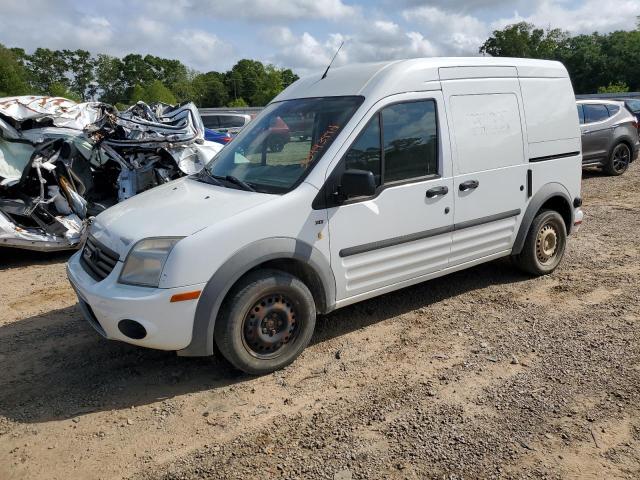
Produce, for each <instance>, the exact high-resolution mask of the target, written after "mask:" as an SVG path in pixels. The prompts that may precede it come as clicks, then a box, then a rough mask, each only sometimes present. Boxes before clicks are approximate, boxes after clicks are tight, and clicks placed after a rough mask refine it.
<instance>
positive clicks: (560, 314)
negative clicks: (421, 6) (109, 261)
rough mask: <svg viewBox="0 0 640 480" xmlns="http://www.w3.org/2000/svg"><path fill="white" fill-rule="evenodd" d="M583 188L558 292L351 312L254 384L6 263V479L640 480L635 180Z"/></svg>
mask: <svg viewBox="0 0 640 480" xmlns="http://www.w3.org/2000/svg"><path fill="white" fill-rule="evenodd" d="M583 185H584V187H583V195H584V201H585V211H586V222H585V225H584V227H583V229H582V230H581V231H580V233H579V234H578V236H577V237H575V238H572V239H571V241H570V242H569V248H568V254H567V256H566V257H565V260H564V263H563V264H562V266H561V268H560V269H559V270H558V271H557V272H556V273H554V274H553V275H551V276H548V277H546V278H539V279H529V278H527V277H525V276H522V275H520V274H519V273H517V272H515V271H514V270H513V269H512V267H511V266H510V264H509V262H508V261H499V262H494V263H491V264H488V265H484V266H481V267H478V268H474V269H472V270H468V271H465V272H460V273H458V274H454V275H452V276H450V277H447V278H443V279H439V280H434V281H431V282H428V283H425V284H422V285H419V286H416V287H413V288H408V289H406V290H403V291H400V292H397V293H393V294H389V295H386V296H384V297H382V298H378V299H375V300H371V301H368V302H365V303H362V304H360V305H356V306H353V307H349V308H346V309H344V310H341V311H338V312H335V313H334V314H331V315H329V316H328V317H326V318H322V319H320V320H319V322H318V328H317V333H316V335H315V338H314V340H313V343H312V345H311V346H310V347H309V348H308V350H307V351H306V352H305V354H304V355H303V356H302V358H301V359H299V361H297V362H296V363H295V364H294V365H292V366H291V367H289V368H287V369H286V370H285V371H282V372H278V373H276V374H273V375H269V376H265V377H262V378H252V377H248V376H244V375H240V374H238V373H236V372H234V371H233V370H231V369H230V368H229V367H227V366H226V365H225V363H224V362H223V361H221V360H218V359H215V358H214V359H189V358H178V357H176V356H175V355H174V354H172V353H164V352H155V351H150V350H144V349H139V348H135V347H131V346H128V345H125V344H120V343H116V342H107V341H104V340H102V339H101V338H99V337H98V336H97V335H96V334H95V333H94V332H93V331H92V330H91V328H90V327H89V326H88V325H87V324H86V323H85V322H84V321H83V320H82V319H81V318H80V313H79V311H78V309H77V308H76V307H75V305H74V304H75V298H74V295H73V293H72V290H71V288H70V287H69V285H68V284H67V281H66V278H65V274H64V263H65V260H66V258H67V255H66V254H57V255H37V254H29V253H23V252H18V251H8V250H3V251H0V285H1V290H0V292H1V298H2V301H1V302H0V478H2V479H7V480H8V479H17V478H21V479H26V478H28V479H35V478H59V479H75V478H77V479H93V478H105V479H106V478H123V477H126V478H129V477H130V478H158V477H160V478H166V479H182V478H186V479H191V478H203V477H210V478H242V479H246V478H265V477H266V478H279V477H282V478H329V479H332V478H334V479H349V478H409V479H411V478H449V479H458V478H593V479H601V478H607V479H609V478H640V334H639V330H638V329H639V327H640V293H639V291H638V287H639V286H640V239H639V237H640V235H639V234H640V214H639V211H640V194H639V193H638V192H640V165H633V167H632V169H631V170H630V171H629V172H628V173H627V174H625V175H624V176H623V177H621V178H607V177H604V176H600V175H599V174H585V179H584V182H583Z"/></svg>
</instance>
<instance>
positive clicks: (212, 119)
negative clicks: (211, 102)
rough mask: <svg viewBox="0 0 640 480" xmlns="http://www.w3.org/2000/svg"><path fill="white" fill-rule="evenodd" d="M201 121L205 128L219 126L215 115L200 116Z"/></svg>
mask: <svg viewBox="0 0 640 480" xmlns="http://www.w3.org/2000/svg"><path fill="white" fill-rule="evenodd" d="M202 123H203V124H204V126H205V127H207V128H220V123H219V122H218V116H217V115H206V116H204V117H202Z"/></svg>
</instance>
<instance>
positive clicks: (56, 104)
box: [0, 95, 105, 130]
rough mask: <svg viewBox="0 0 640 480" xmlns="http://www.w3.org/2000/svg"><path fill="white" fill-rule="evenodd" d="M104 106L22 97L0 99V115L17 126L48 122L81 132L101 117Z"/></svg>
mask: <svg viewBox="0 0 640 480" xmlns="http://www.w3.org/2000/svg"><path fill="white" fill-rule="evenodd" d="M104 106H105V104H103V103H100V102H86V103H76V102H74V101H73V100H67V99H66V98H62V97H42V96H35V95H24V96H20V97H5V98H2V99H0V114H1V115H5V116H6V117H9V118H12V119H13V120H14V121H15V122H17V123H18V124H20V123H22V122H25V121H27V120H32V121H34V122H39V121H42V120H50V121H51V122H52V124H53V125H54V126H56V127H64V128H73V129H76V130H82V129H83V128H84V127H85V126H86V125H88V124H90V123H93V122H95V121H96V120H97V119H98V118H99V117H100V116H101V115H102V111H103V108H104Z"/></svg>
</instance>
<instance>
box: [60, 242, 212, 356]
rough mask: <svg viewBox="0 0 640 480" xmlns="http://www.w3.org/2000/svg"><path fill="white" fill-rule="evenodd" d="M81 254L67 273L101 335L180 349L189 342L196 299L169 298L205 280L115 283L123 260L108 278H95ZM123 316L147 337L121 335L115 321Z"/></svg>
mask: <svg viewBox="0 0 640 480" xmlns="http://www.w3.org/2000/svg"><path fill="white" fill-rule="evenodd" d="M81 253H82V252H81V251H79V252H77V253H76V254H75V255H73V256H72V257H71V259H70V260H69V262H68V263H67V276H68V277H69V281H70V282H71V285H72V286H73V288H74V289H75V291H76V294H77V295H78V300H79V301H80V306H81V309H82V311H83V314H84V315H85V317H87V320H88V321H89V323H91V324H92V326H93V327H94V328H95V329H96V330H97V331H98V332H99V333H100V334H102V335H103V336H105V337H106V338H109V339H112V340H121V341H123V342H127V343H132V344H134V345H140V346H143V347H149V348H156V349H159V350H180V349H183V348H185V347H187V345H189V343H190V342H191V336H192V330H193V319H194V315H195V311H196V306H197V304H198V301H197V300H188V301H183V302H174V303H171V302H170V301H169V300H170V299H171V296H172V295H175V294H176V293H183V292H187V291H193V290H202V289H203V288H204V286H205V284H204V283H202V284H196V285H189V286H187V287H181V288H148V287H137V286H133V285H123V284H120V283H118V282H117V279H118V276H119V275H120V270H121V269H122V262H118V264H117V265H116V267H115V268H114V269H113V271H112V272H111V273H110V274H109V276H108V277H107V278H105V279H104V280H102V281H96V280H94V279H93V278H92V277H91V276H90V275H89V274H88V273H87V272H86V271H85V270H84V268H83V267H82V265H81V264H80V255H81ZM87 306H88V307H89V308H87ZM124 319H131V320H135V321H137V322H139V323H140V324H142V325H143V326H144V327H145V329H146V331H147V334H146V336H145V337H144V338H143V339H141V340H135V339H132V338H129V337H127V336H126V335H124V334H123V333H122V332H121V331H120V330H119V329H118V323H119V322H120V321H121V320H124Z"/></svg>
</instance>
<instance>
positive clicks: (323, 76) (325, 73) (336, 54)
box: [320, 41, 344, 80]
mask: <svg viewBox="0 0 640 480" xmlns="http://www.w3.org/2000/svg"><path fill="white" fill-rule="evenodd" d="M342 45H344V41H342V42H341V43H340V46H339V47H338V50H336V53H334V54H333V58H332V59H331V61H330V62H329V66H328V67H327V69H326V70H325V71H324V73H323V74H322V78H321V79H320V80H324V79H325V78H327V73H328V72H329V69H330V68H331V65H332V64H333V61H334V60H335V59H336V57H337V56H338V52H339V51H340V49H341V48H342Z"/></svg>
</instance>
